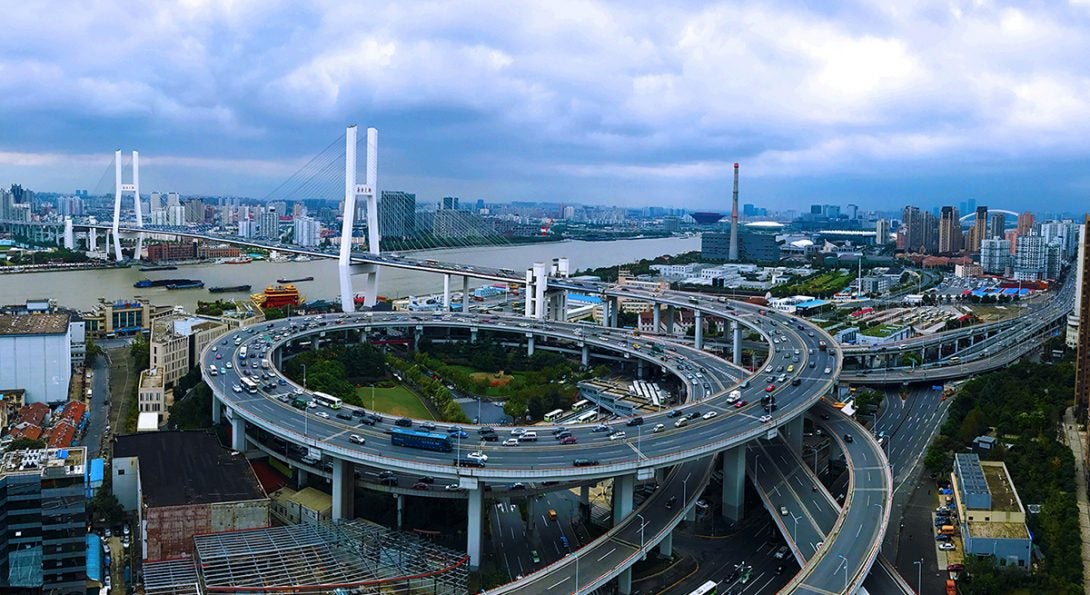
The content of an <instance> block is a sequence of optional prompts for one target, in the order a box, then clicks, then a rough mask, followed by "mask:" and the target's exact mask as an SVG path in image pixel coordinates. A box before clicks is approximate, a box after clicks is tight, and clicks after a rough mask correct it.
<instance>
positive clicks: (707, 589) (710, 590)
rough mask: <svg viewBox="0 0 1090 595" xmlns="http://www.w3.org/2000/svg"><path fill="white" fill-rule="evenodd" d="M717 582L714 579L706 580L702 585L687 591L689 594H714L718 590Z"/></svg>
mask: <svg viewBox="0 0 1090 595" xmlns="http://www.w3.org/2000/svg"><path fill="white" fill-rule="evenodd" d="M718 588H719V583H717V582H715V581H708V582H706V583H704V584H703V585H700V586H699V587H697V588H696V590H695V591H693V592H691V593H689V595H716V593H717V592H718V591H717V589H718Z"/></svg>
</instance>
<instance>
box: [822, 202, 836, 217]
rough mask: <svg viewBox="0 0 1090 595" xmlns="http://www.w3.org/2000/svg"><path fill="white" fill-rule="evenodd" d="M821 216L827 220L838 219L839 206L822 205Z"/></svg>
mask: <svg viewBox="0 0 1090 595" xmlns="http://www.w3.org/2000/svg"><path fill="white" fill-rule="evenodd" d="M821 214H822V215H825V217H826V218H828V219H838V218H840V205H823V206H822V207H821Z"/></svg>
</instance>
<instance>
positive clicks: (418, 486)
mask: <svg viewBox="0 0 1090 595" xmlns="http://www.w3.org/2000/svg"><path fill="white" fill-rule="evenodd" d="M413 489H414V490H426V489H428V484H426V483H424V482H422V481H418V482H416V483H414V484H413Z"/></svg>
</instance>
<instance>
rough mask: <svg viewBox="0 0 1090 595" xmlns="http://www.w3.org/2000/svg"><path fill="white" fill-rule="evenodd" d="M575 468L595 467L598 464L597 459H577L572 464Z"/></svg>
mask: <svg viewBox="0 0 1090 595" xmlns="http://www.w3.org/2000/svg"><path fill="white" fill-rule="evenodd" d="M571 464H572V466H573V467H593V466H595V465H597V464H598V460H597V459H575V460H573V461H572V462H571Z"/></svg>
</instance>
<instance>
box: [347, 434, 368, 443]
mask: <svg viewBox="0 0 1090 595" xmlns="http://www.w3.org/2000/svg"><path fill="white" fill-rule="evenodd" d="M348 441H349V442H352V443H353V444H366V443H367V439H366V438H364V437H363V436H360V435H359V434H349V435H348Z"/></svg>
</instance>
